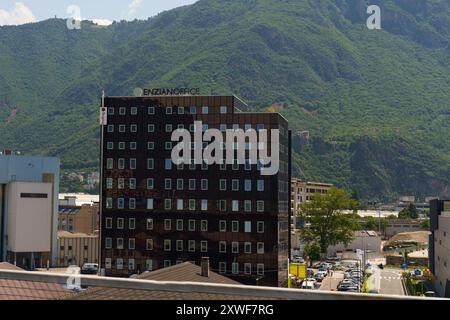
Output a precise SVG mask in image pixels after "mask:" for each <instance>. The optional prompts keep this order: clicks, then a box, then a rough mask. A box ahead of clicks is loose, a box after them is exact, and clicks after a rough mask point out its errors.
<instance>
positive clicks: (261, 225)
mask: <svg viewBox="0 0 450 320" xmlns="http://www.w3.org/2000/svg"><path fill="white" fill-rule="evenodd" d="M256 232H258V233H264V221H258V222H257V224H256Z"/></svg>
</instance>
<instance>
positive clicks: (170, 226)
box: [164, 219, 172, 231]
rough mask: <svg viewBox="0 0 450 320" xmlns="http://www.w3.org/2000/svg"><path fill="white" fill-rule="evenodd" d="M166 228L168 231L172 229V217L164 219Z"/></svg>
mask: <svg viewBox="0 0 450 320" xmlns="http://www.w3.org/2000/svg"><path fill="white" fill-rule="evenodd" d="M164 230H166V231H170V230H172V220H170V219H165V220H164Z"/></svg>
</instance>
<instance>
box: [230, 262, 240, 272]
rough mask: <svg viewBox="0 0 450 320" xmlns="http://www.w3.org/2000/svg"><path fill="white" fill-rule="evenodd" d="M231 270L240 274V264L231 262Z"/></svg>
mask: <svg viewBox="0 0 450 320" xmlns="http://www.w3.org/2000/svg"><path fill="white" fill-rule="evenodd" d="M231 272H232V273H233V274H238V273H239V264H238V263H237V262H233V263H232V264H231Z"/></svg>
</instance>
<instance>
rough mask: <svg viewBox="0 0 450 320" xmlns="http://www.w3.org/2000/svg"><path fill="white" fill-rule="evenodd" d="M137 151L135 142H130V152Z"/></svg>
mask: <svg viewBox="0 0 450 320" xmlns="http://www.w3.org/2000/svg"><path fill="white" fill-rule="evenodd" d="M136 149H137V143H136V142H134V141H133V142H130V150H136Z"/></svg>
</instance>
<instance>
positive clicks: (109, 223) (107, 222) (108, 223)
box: [105, 218, 112, 229]
mask: <svg viewBox="0 0 450 320" xmlns="http://www.w3.org/2000/svg"><path fill="white" fill-rule="evenodd" d="M105 228H106V229H112V218H106V219H105Z"/></svg>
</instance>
